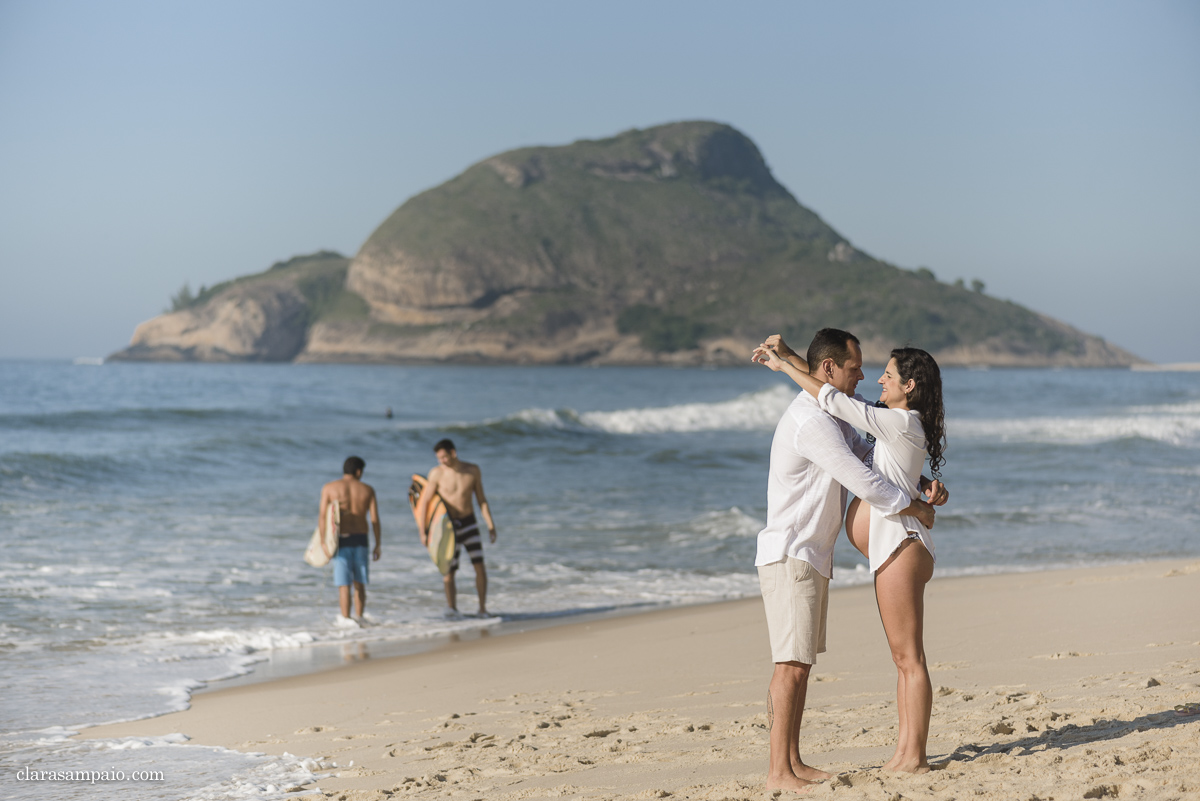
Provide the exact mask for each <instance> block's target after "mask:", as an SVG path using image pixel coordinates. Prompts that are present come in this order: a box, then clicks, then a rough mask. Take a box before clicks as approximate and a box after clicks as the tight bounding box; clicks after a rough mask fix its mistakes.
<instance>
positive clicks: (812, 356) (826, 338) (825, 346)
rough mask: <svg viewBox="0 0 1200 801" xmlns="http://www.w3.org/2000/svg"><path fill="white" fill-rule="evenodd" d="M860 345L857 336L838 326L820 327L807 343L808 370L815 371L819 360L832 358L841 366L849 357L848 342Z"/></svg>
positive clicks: (819, 363)
mask: <svg viewBox="0 0 1200 801" xmlns="http://www.w3.org/2000/svg"><path fill="white" fill-rule="evenodd" d="M851 342H853V343H854V344H855V345H861V343H860V342H859V341H858V337H856V336H854V334H851V333H850V332H849V331H843V330H842V329H840V328H822V329H821V330H820V331H818V332H817V334H816V336H814V337H813V340H812V342H811V343H809V345H808V354H807V356H806V357H805V358H806V359H807V360H808V370H809V372H810V373H812V372H816V370H817V368H818V367H820V365H821V362H823V361H825V360H826V359H833V363H834V364H836V365H837V366H838V367H841V366H842V365H844V364H845V363H846V359H849V358H850V344H849V343H851Z"/></svg>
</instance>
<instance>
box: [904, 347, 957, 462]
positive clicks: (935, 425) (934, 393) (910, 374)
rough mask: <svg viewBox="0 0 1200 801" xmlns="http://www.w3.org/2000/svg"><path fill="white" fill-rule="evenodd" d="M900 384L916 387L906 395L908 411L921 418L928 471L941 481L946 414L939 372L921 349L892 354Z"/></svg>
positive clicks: (907, 349)
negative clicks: (911, 384)
mask: <svg viewBox="0 0 1200 801" xmlns="http://www.w3.org/2000/svg"><path fill="white" fill-rule="evenodd" d="M892 358H893V359H895V360H896V371H897V372H898V373H899V374H900V383H902V384H903V383H907V382H908V381H909V380H910V379H911V380H912V381H913V383H914V384H915V385H916V386H914V387H913V389H912V392H909V393H907V395H906V397H907V398H908V408H910V409H912V410H913V411H915V412H916V413H917V414H918V415H920V417H921V426H922V427H923V428H924V429H925V450H926V451H927V452H928V453H929V471H930V472H931V473H933V476H934V478H941V476H942V465H944V464H945V463H946V457H945V456H943V454H944V453H945V451H946V412H945V409H944V407H943V406H942V371H941V369H939V368H938V364H937V362H935V361H934V360H933V357H932V356H930V355H929V354H928V353H926V352H925V351H923V350H921V349H920V348H896V349H895V350H893V351H892Z"/></svg>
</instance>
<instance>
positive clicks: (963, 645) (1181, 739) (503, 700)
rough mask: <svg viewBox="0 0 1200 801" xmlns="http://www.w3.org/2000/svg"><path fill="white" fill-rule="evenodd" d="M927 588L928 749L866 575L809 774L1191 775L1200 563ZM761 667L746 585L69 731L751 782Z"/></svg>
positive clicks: (699, 786) (1108, 789)
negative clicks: (697, 602) (910, 739)
mask: <svg viewBox="0 0 1200 801" xmlns="http://www.w3.org/2000/svg"><path fill="white" fill-rule="evenodd" d="M926 598H927V618H926V631H927V638H926V650H927V655H928V660H929V664H930V667H931V675H932V678H933V685H934V688H935V693H934V694H935V699H934V709H933V721H932V730H931V741H930V760H931V762H932V763H934V770H933V771H932V772H930V773H928V774H925V775H920V776H909V775H894V774H889V773H884V772H882V771H881V770H879V766H880V765H882V764H883V762H884V761H886V759H887V758H888V757H889V756H890V755H891V746H892V743H893V737H894V735H895V729H894V727H895V722H896V721H895V701H894V685H895V672H894V670H893V668H892V665H891V661H890V657H889V655H888V651H887V647H886V644H885V642H884V638H883V634H882V630H881V627H880V624H879V620H878V617H877V613H876V610H875V604H874V597H873V594H872V591H871V588H870V587H867V586H864V587H855V588H849V589H840V590H834V591H833V594H832V597H831V602H830V621H829V651H828V653H826V654H824V655H822V658H821V659H820V660H819V662H818V664H817V665H816V667H815V668H814V681H813V682H812V683H811V684H810V687H809V694H808V709H807V712H806V714H805V718H804V724H803V729H802V732H801V752H802V753H803V754H804V755H805V756H806V759H807V761H808V762H809V763H810V764H813V765H815V766H818V767H821V768H823V769H825V770H827V771H829V772H831V773H835V774H836V776H835V777H834V778H833V779H832V780H830V781H827V782H824V783H822V784H819V785H815V786H814V787H813V788H811V790H810V792H809V793H808V794H807V795H808V796H811V797H815V798H822V797H827V796H833V797H836V798H839V799H859V798H861V799H946V800H948V799H964V798H997V799H1020V801H1033V800H1034V799H1039V800H1040V801H1048V799H1051V798H1054V799H1076V798H1122V799H1125V798H1145V799H1184V798H1200V715H1194V716H1186V715H1180V714H1177V713H1176V712H1175V710H1174V707H1175V706H1176V705H1177V704H1183V703H1188V702H1198V701H1200V562H1197V561H1194V560H1184V561H1170V562H1147V563H1141V564H1135V565H1123V566H1110V567H1103V568H1089V569H1076V570H1058V571H1045V572H1034V573H1017V574H1006V575H987V576H977V577H966V578H947V579H935V581H934V582H932V583H931V584H930V586H929V589H928V591H927V596H926ZM771 667H772V666H771V664H770V659H769V652H768V648H767V636H766V626H765V623H764V619H763V612H762V607H761V602H760V601H759V600H758V599H750V600H745V601H736V602H729V603H721V604H713V605H707V606H700V607H690V608H681V609H670V610H665V611H658V612H651V613H646V614H640V615H632V616H628V617H621V618H612V619H605V620H600V621H595V622H587V623H577V624H568V625H564V626H559V627H555V628H550V629H541V630H537V631H529V632H524V633H516V634H511V635H506V636H493V637H487V638H484V639H481V640H476V641H471V642H463V643H457V644H452V645H449V646H447V647H445V648H441V649H438V650H436V651H433V652H429V653H424V654H418V655H414V656H404V657H396V658H390V659H370V660H366V661H360V662H354V663H352V664H349V665H347V666H346V667H344V668H338V669H334V670H329V671H325V672H323V673H317V674H311V675H305V676H297V677H293V678H287V679H280V680H276V681H271V682H266V683H259V684H251V685H246V686H240V687H234V688H230V689H226V690H219V691H215V692H208V693H203V694H200V695H197V696H196V697H195V698H194V699H193V702H192V708H191V709H189V710H188V711H185V712H180V713H176V714H171V715H166V716H162V717H158V718H153V719H148V720H143V721H138V722H133V723H126V724H119V725H112V726H103V727H95V728H92V729H88V730H87V731H85V732H84V733H83V734H82V735H81V736H82V737H85V738H86V737H124V736H155V735H164V734H169V733H174V732H181V733H183V734H186V735H187V736H189V737H190V738H192V739H191V741H192V742H193V743H198V744H208V745H220V746H225V747H229V748H235V749H238V750H242V751H258V752H265V753H272V754H280V753H283V752H288V753H291V754H295V755H297V756H302V757H311V758H314V759H318V760H320V761H321V763H322V765H323V766H324V771H323V772H324V773H326V774H328V775H327V776H326V778H322V779H321V780H320V781H319V782H318V783H317V785H316V787H310V788H306V789H308V790H309V791H310V792H309V793H308V794H307V795H305V796H303V797H304V798H308V799H312V801H316V799H319V798H329V799H339V801H374V800H375V799H387V798H414V799H424V798H461V799H482V798H487V799H489V801H492V800H493V799H496V800H505V801H507V800H509V799H512V800H513V801H515V800H516V799H529V798H564V799H569V798H580V799H593V798H594V799H601V798H604V799H609V798H613V799H615V798H631V799H632V798H641V799H644V798H679V799H714V800H715V799H765V798H770V797H773V796H774V795H775V794H773V793H768V792H767V791H765V790H764V789H763V777H764V773H765V769H766V760H767V731H766V714H765V703H764V699H765V694H766V686H767V681H768V678H769V676H770V672H771ZM317 788H319V789H317ZM297 789H299V788H297Z"/></svg>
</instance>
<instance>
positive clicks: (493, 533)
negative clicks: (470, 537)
mask: <svg viewBox="0 0 1200 801" xmlns="http://www.w3.org/2000/svg"><path fill="white" fill-rule="evenodd" d="M488 539H489V540H491V541H492V542H495V541H496V529H494V528H489V529H488Z"/></svg>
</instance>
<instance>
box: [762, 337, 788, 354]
mask: <svg viewBox="0 0 1200 801" xmlns="http://www.w3.org/2000/svg"><path fill="white" fill-rule="evenodd" d="M762 347H764V348H767V349H769V350H773V351H775V352H776V353H778V354H779V355H780V356H781V357H783V358H784V359H790V358H791V357H793V356H795V355H796V351H794V350H792V349H791V348H789V347H788V345H787V343H786V342H784V341H783V337H781V336H780V335H779V334H771V336H769V337H767V339H766V341H765V342H763V343H762Z"/></svg>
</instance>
